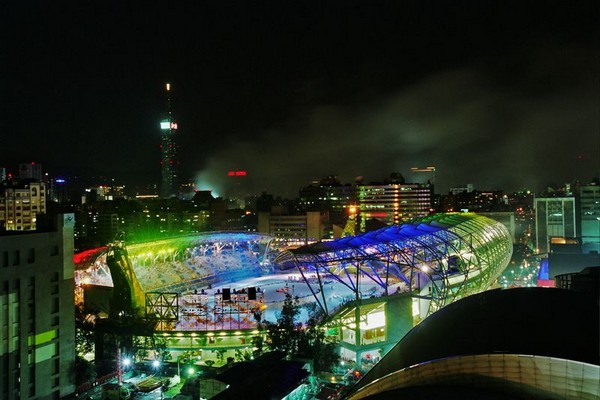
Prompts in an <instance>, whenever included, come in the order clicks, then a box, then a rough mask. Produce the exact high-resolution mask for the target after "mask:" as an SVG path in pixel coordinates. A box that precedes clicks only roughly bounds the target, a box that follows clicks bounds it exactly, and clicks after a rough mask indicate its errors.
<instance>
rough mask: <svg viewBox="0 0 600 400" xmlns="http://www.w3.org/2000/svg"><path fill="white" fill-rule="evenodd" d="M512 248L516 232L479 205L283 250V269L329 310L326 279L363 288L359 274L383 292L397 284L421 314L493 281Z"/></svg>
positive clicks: (357, 295) (357, 292) (280, 258)
mask: <svg viewBox="0 0 600 400" xmlns="http://www.w3.org/2000/svg"><path fill="white" fill-rule="evenodd" d="M511 255H512V239H511V236H510V233H509V232H508V230H507V229H506V228H505V227H504V225H502V224H501V223H499V222H497V221H494V220H492V219H489V218H487V217H484V216H481V215H477V214H474V213H450V214H434V215H431V216H428V217H424V218H420V219H417V220H415V221H413V222H410V223H405V224H402V225H392V226H389V227H385V228H382V229H379V230H376V231H372V232H368V233H365V234H362V235H358V236H350V237H345V238H341V239H337V240H334V241H331V242H320V243H315V244H313V245H308V246H303V247H300V248H297V249H293V250H289V251H286V252H284V253H282V254H280V255H279V256H278V257H277V258H276V259H275V263H276V265H279V267H280V268H281V269H286V268H297V269H298V271H299V272H300V274H301V275H302V278H303V279H304V281H305V282H306V283H307V285H308V286H309V288H310V290H311V292H312V294H313V296H314V297H315V299H316V301H317V303H318V304H319V306H320V307H321V308H322V309H323V311H325V312H326V313H327V314H331V313H332V312H333V311H334V310H333V309H332V307H331V306H329V305H328V304H327V297H326V295H325V291H324V284H325V282H326V281H327V280H332V279H333V280H335V281H337V282H339V283H341V284H343V285H344V286H346V287H347V288H349V289H351V290H352V291H353V293H354V295H355V299H356V300H358V299H360V298H361V297H363V296H364V294H363V293H362V292H361V282H364V281H365V280H366V281H368V282H370V283H371V285H372V284H373V283H375V284H376V285H377V286H379V287H380V288H381V289H382V290H383V292H384V295H387V294H389V289H390V288H393V287H396V291H399V292H411V293H413V294H414V297H416V298H418V299H420V300H419V302H420V305H419V309H420V311H419V313H420V314H421V317H422V318H424V317H426V316H427V315H429V314H430V313H432V312H434V311H436V310H438V309H440V308H441V307H443V306H444V305H446V304H448V303H450V302H453V301H454V300H457V299H459V298H462V297H465V296H467V295H470V294H473V293H477V292H480V291H482V290H485V289H487V288H488V287H489V285H490V284H491V283H492V282H493V280H494V279H495V278H497V277H498V275H499V274H500V273H501V272H502V271H503V270H504V268H505V267H506V266H507V265H508V262H509V261H510V257H511Z"/></svg>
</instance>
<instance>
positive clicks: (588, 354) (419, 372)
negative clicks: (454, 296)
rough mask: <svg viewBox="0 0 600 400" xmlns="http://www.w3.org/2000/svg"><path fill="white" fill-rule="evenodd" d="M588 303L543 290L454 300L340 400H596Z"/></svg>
mask: <svg viewBox="0 0 600 400" xmlns="http://www.w3.org/2000/svg"><path fill="white" fill-rule="evenodd" d="M594 300H595V299H593V298H592V297H590V296H587V295H585V294H582V293H576V292H572V291H568V290H562V289H545V288H518V289H506V290H504V289H503V290H493V291H487V292H484V293H480V294H478V295H475V296H470V297H468V298H465V299H462V300H460V301H458V302H456V303H453V304H451V305H449V306H448V307H445V308H444V309H443V310H441V311H439V312H437V313H435V314H434V315H432V316H430V317H429V318H428V319H426V320H425V321H423V322H422V323H421V324H420V325H419V326H417V327H415V328H414V329H413V330H412V331H410V332H409V333H408V334H407V335H406V336H405V337H404V338H403V339H402V340H401V341H400V342H399V343H398V344H397V345H396V346H395V347H394V348H393V349H392V350H391V351H390V352H389V353H388V354H387V355H386V356H385V357H383V359H382V360H381V361H380V362H379V363H378V364H377V365H376V366H375V367H374V368H372V369H371V370H370V371H369V372H368V373H367V374H366V375H365V376H364V378H363V379H362V380H361V381H359V382H358V384H357V385H356V386H355V387H354V388H352V389H351V390H350V393H348V394H347V395H346V397H345V398H346V399H351V400H358V399H383V398H388V399H389V398H419V399H434V398H439V397H444V398H452V399H454V398H486V399H554V398H556V399H558V398H560V399H593V398H598V395H599V394H600V393H599V392H598V390H599V386H598V382H599V381H600V358H599V354H600V353H599V348H598V343H600V341H599V326H600V324H599V322H598V315H599V312H598V303H597V301H594ZM533 304H537V305H541V306H540V307H533V308H532V307H530V306H524V305H533ZM574 313H576V315H578V316H579V317H577V318H574V317H573V316H574Z"/></svg>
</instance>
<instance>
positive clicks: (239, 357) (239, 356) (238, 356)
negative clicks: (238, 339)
mask: <svg viewBox="0 0 600 400" xmlns="http://www.w3.org/2000/svg"><path fill="white" fill-rule="evenodd" d="M252 358H253V356H252V352H251V351H249V350H244V351H242V350H240V349H235V361H250V360H252Z"/></svg>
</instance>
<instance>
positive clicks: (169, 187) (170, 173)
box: [160, 83, 178, 198]
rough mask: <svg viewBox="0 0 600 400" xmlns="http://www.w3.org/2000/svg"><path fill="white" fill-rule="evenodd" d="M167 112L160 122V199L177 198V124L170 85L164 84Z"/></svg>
mask: <svg viewBox="0 0 600 400" xmlns="http://www.w3.org/2000/svg"><path fill="white" fill-rule="evenodd" d="M166 100H167V105H166V109H167V112H166V113H165V115H164V116H163V118H162V119H161V121H160V156H161V159H160V171H161V185H160V197H163V198H168V197H172V196H177V167H178V165H177V164H178V161H177V143H176V142H175V134H176V133H177V122H175V120H174V119H173V109H172V106H171V84H170V83H167V84H166Z"/></svg>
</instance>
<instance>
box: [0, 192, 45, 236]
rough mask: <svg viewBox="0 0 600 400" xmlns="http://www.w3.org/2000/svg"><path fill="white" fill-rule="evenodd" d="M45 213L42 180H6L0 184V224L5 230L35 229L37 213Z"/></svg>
mask: <svg viewBox="0 0 600 400" xmlns="http://www.w3.org/2000/svg"><path fill="white" fill-rule="evenodd" d="M45 213H46V185H45V184H44V183H43V182H33V181H22V182H20V181H7V182H5V183H4V184H3V185H2V186H0V226H1V227H4V229H5V230H7V231H30V230H35V229H36V219H37V215H38V214H45Z"/></svg>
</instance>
